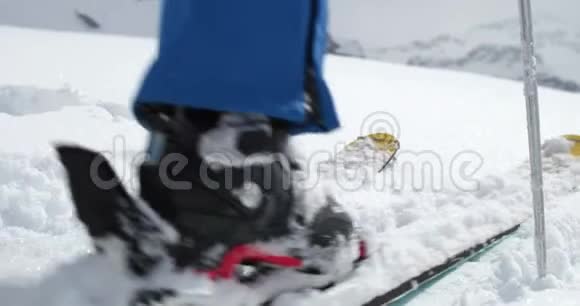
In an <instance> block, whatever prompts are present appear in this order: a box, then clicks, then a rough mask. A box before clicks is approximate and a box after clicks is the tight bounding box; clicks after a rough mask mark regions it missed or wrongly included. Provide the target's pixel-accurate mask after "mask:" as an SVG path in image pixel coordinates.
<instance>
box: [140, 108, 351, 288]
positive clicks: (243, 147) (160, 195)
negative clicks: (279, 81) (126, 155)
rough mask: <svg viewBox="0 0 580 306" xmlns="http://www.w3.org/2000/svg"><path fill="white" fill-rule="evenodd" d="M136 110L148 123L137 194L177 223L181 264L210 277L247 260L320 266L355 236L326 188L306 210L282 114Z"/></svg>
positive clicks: (229, 272)
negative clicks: (312, 208) (312, 209)
mask: <svg viewBox="0 0 580 306" xmlns="http://www.w3.org/2000/svg"><path fill="white" fill-rule="evenodd" d="M138 111H139V112H140V114H139V117H140V118H142V120H143V119H144V121H145V122H144V124H145V125H146V126H148V127H149V128H150V130H151V131H152V139H151V145H150V148H149V157H150V158H149V160H148V161H146V162H145V163H144V164H143V165H142V166H141V169H140V176H141V197H142V198H143V199H144V200H145V201H146V202H147V203H148V204H149V205H150V206H151V207H152V208H153V209H154V210H155V211H156V212H157V213H158V214H159V215H160V216H161V217H162V218H163V219H165V221H167V222H168V223H169V224H172V225H173V226H174V227H175V228H176V229H177V231H178V232H179V233H180V235H181V241H180V243H179V244H178V245H177V246H176V247H174V248H173V250H172V256H173V257H174V258H175V260H176V263H177V265H178V266H180V267H193V268H195V269H197V270H199V271H207V272H208V273H209V274H210V275H211V276H212V277H215V278H220V277H221V278H229V277H232V276H233V274H234V270H235V269H236V267H237V266H239V265H240V264H244V263H248V262H250V263H257V264H258V265H268V266H275V267H285V268H296V269H298V270H302V271H305V272H308V273H325V272H324V270H326V269H325V268H323V267H322V265H319V264H318V263H320V262H327V263H328V261H329V260H330V259H329V258H327V257H329V256H332V254H334V253H335V252H336V251H337V250H335V248H338V247H339V246H342V245H344V244H345V243H346V242H348V241H350V240H352V239H353V235H354V233H353V224H352V220H351V219H350V217H349V215H347V214H346V213H344V212H342V211H340V210H339V209H338V205H337V204H336V203H335V202H334V201H333V200H332V199H331V198H327V199H323V200H324V201H327V203H325V204H323V205H318V207H319V209H318V211H316V212H314V213H310V214H306V213H304V212H305V211H307V210H308V205H309V203H305V202H304V201H307V200H306V199H308V197H304V196H297V191H296V190H295V186H294V184H293V182H292V173H293V171H294V170H295V167H296V164H295V163H294V162H293V161H292V156H290V154H289V153H288V149H287V145H288V125H287V123H285V122H283V121H279V120H274V119H271V118H267V117H264V116H262V115H254V114H239V113H236V114H234V113H219V112H213V111H205V110H190V109H183V108H181V109H180V108H174V107H167V106H154V105H148V106H146V107H143V108H141V109H139V110H138ZM307 215H308V216H307ZM320 254H324V255H323V256H320ZM329 254H330V255H329ZM358 256H360V254H359V255H358Z"/></svg>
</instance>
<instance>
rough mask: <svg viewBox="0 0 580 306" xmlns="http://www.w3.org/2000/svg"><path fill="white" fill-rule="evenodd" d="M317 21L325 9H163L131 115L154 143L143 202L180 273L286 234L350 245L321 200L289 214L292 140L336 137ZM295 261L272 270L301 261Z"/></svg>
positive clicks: (254, 5)
mask: <svg viewBox="0 0 580 306" xmlns="http://www.w3.org/2000/svg"><path fill="white" fill-rule="evenodd" d="M326 14H327V11H326V1H325V0H277V1H273V0H247V1H231V0H167V1H165V7H164V13H163V22H162V28H161V39H160V47H159V54H158V56H157V59H156V60H155V62H154V63H153V65H152V66H151V68H150V70H149V72H148V74H147V75H146V77H145V79H144V81H143V85H142V87H141V90H140V91H139V93H138V96H137V100H136V101H137V102H136V103H135V112H136V115H137V118H138V119H139V120H140V122H141V123H142V124H143V125H144V126H145V127H146V128H147V129H149V130H150V131H151V133H152V134H153V135H154V136H155V137H154V139H155V141H154V142H153V145H152V146H153V149H154V150H152V152H153V151H154V153H155V154H153V155H154V156H153V157H152V158H151V160H150V161H149V162H146V163H145V164H144V165H143V166H142V167H141V181H142V182H141V183H142V186H141V188H142V190H141V195H142V197H143V198H144V199H145V200H146V201H147V202H148V203H149V204H150V205H151V206H152V207H153V208H154V209H155V210H156V211H158V212H159V213H160V214H161V215H162V216H163V218H164V219H166V220H167V221H169V222H170V223H171V224H173V225H174V226H175V227H176V228H177V229H178V231H179V232H180V233H181V234H182V243H181V244H180V246H179V247H178V248H176V250H175V254H176V258H177V259H178V263H179V264H180V265H182V266H195V267H197V268H200V269H217V270H219V269H222V270H223V265H224V262H225V261H226V259H227V258H231V256H232V253H235V252H242V253H243V252H247V251H248V248H249V250H250V253H252V252H255V251H256V250H255V248H253V247H252V246H254V245H255V244H256V243H260V242H266V241H272V240H280V239H284V238H286V237H293V236H295V235H296V228H302V229H303V228H304V227H306V228H308V230H303V232H304V233H307V234H306V236H305V237H304V238H305V240H306V245H308V247H307V248H310V247H313V246H316V247H319V248H330V247H335V246H336V243H337V241H338V239H339V237H346V238H349V237H350V236H351V235H352V230H353V229H352V223H351V220H350V219H349V218H348V216H347V215H346V214H344V213H340V212H336V211H335V210H333V209H332V206H333V205H334V204H333V203H332V200H330V199H329V200H328V201H329V203H327V205H326V206H323V207H324V208H323V209H320V211H319V212H318V213H316V214H312V215H311V216H310V217H309V219H308V218H306V217H305V216H303V215H300V213H298V211H301V209H298V208H297V207H298V206H300V205H304V204H306V203H299V202H300V201H299V200H298V198H297V196H296V195H297V192H298V191H297V190H296V189H297V188H296V187H295V186H294V184H293V183H292V173H293V172H292V171H293V170H295V167H296V166H295V163H294V162H293V160H292V156H291V154H290V153H289V151H288V150H287V142H288V137H289V135H291V134H296V133H303V132H316V131H329V130H332V129H334V128H336V127H337V126H338V120H337V116H336V113H335V110H334V107H333V103H332V98H331V95H330V93H329V90H328V88H327V86H326V84H325V82H324V80H323V78H322V58H323V54H324V52H325V47H326V40H325V36H326ZM160 139H161V140H162V141H159V140H160ZM172 167H174V168H172ZM307 219H308V220H307ZM293 252H295V253H296V252H298V254H289V253H290V252H289V253H286V254H281V255H283V256H286V257H285V258H283V259H284V260H282V262H277V264H281V265H285V264H287V265H295V264H296V260H297V259H298V258H297V257H296V256H300V257H301V258H302V259H303V258H304V257H305V255H304V254H302V253H300V251H297V250H296V249H294V251H293ZM237 255H240V254H237ZM262 255H264V254H262ZM271 255H272V254H269V253H266V254H265V255H264V256H261V257H260V260H265V261H268V260H271V259H272V256H271ZM278 255H280V254H278ZM233 256H234V257H236V254H234V255H233ZM244 256H249V255H248V254H245V253H244V254H242V256H241V257H244ZM250 257H251V256H250ZM278 259H279V258H278ZM293 260H294V261H293ZM311 271H312V270H311Z"/></svg>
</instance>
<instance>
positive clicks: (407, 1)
mask: <svg viewBox="0 0 580 306" xmlns="http://www.w3.org/2000/svg"><path fill="white" fill-rule="evenodd" d="M159 3H160V1H158V0H145V1H143V0H59V1H46V0H0V24H5V25H16V26H27V27H35V28H41V29H56V30H69V31H81V32H91V33H117V34H125V35H135V36H150V37H152V36H155V35H156V34H157V24H158V22H159V20H158V19H159V18H158V15H159ZM329 6H330V28H329V32H330V34H331V36H332V38H333V41H334V42H335V43H336V44H337V49H336V50H335V52H337V53H340V54H347V55H351V56H359V57H369V58H375V59H380V60H384V61H387V62H395V63H404V64H408V65H416V66H417V65H418V66H425V67H438V68H446V69H453V70H461V71H470V72H476V73H481V74H486V75H493V76H497V77H502V78H510V79H520V78H521V75H522V69H521V63H522V60H521V57H520V51H519V50H520V33H519V32H520V29H519V21H518V18H519V15H518V13H519V12H518V7H517V1H515V0H512V1H505V0H486V1H483V0H463V1H456V0H437V1H430V0H390V1H384V0H357V1H352V0H333V1H329ZM579 9H580V5H579V4H578V1H577V0H551V1H536V2H534V3H533V13H534V30H535V37H536V41H537V44H536V47H537V50H536V51H537V53H538V54H539V57H538V58H539V61H538V62H539V72H540V74H539V82H540V84H541V85H544V86H548V87H553V88H558V89H564V90H568V91H576V92H578V91H580V73H578V71H580V69H579V67H580V66H579V65H578V64H577V63H578V62H579V61H580V52H579V50H580V34H579V33H580V32H579V31H578V30H577V29H578V28H579V27H580V21H579V20H580V19H578V16H577V11H578V10H579ZM87 18H88V19H89V20H91V21H89V22H87V21H86V19H87ZM91 23H94V24H96V25H97V26H95V25H92V26H91Z"/></svg>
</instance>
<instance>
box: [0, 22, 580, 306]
mask: <svg viewBox="0 0 580 306" xmlns="http://www.w3.org/2000/svg"><path fill="white" fill-rule="evenodd" d="M0 39H2V41H10V42H11V43H10V44H7V45H3V48H2V54H3V56H2V57H0V67H3V69H2V70H1V71H0V130H2V131H5V132H4V133H3V135H2V136H3V137H2V138H3V139H2V140H3V147H2V149H1V153H0V155H1V158H0V183H1V184H0V245H1V246H2V247H0V262H1V263H2V264H0V278H1V279H2V280H1V283H2V284H3V285H0V300H3V301H9V305H46V306H49V305H59V306H69V305H70V306H72V305H75V306H77V305H79V306H82V305H83V304H81V303H85V304H86V305H102V304H99V303H100V302H102V303H106V301H105V300H106V299H107V298H110V299H113V300H114V301H117V302H118V301H123V299H126V298H127V297H124V296H122V292H123V289H126V288H127V287H134V286H137V285H140V284H135V283H134V282H132V281H131V280H127V279H126V278H124V277H123V276H122V275H119V274H118V272H119V270H117V269H118V267H116V266H115V265H114V264H113V263H110V262H106V261H103V260H100V259H99V258H96V257H95V256H90V255H89V256H87V255H86V254H87V253H89V252H90V249H91V248H90V245H89V242H88V239H87V238H86V235H85V233H84V230H83V229H82V226H80V225H79V224H78V223H77V222H76V221H75V220H74V218H73V214H74V212H73V208H72V205H71V204H70V200H69V199H68V193H67V191H66V189H65V185H64V181H63V173H62V170H61V168H60V166H59V164H58V162H57V161H56V158H55V156H54V152H53V150H52V149H51V147H52V144H53V143H55V142H74V143H80V144H82V145H84V146H88V147H91V148H95V149H97V150H100V151H103V152H106V155H107V157H108V158H110V159H111V160H112V162H113V164H114V166H115V167H116V169H117V171H118V172H119V173H121V176H122V178H123V180H124V181H125V182H126V183H127V184H128V185H129V186H130V187H135V186H136V183H135V179H134V178H135V176H134V174H133V172H132V170H131V169H132V168H133V167H132V166H134V165H135V164H136V163H137V162H138V161H139V157H140V156H141V153H140V152H141V151H140V150H142V148H144V143H145V136H146V134H145V132H144V131H143V130H142V128H141V127H139V125H138V124H137V123H136V122H135V121H134V120H133V119H132V117H131V115H130V114H129V111H128V102H129V101H130V99H131V97H132V96H133V94H134V90H135V87H136V86H137V84H138V82H139V80H140V78H141V74H142V72H143V69H144V68H145V67H146V65H147V63H148V61H149V59H150V58H151V57H152V55H153V54H154V52H155V51H154V42H153V41H150V40H146V39H136V38H122V37H113V36H101V35H86V34H85V35H82V34H71V33H54V32H48V31H34V30H22V29H17V28H11V27H0ZM39 44H42V52H39V51H38V48H36V49H35V46H37V45H39ZM327 74H328V79H329V82H330V86H331V87H332V90H333V93H334V95H335V96H336V100H337V105H338V109H339V113H340V114H339V115H340V117H341V120H342V122H343V128H342V129H341V130H339V131H337V132H334V133H332V134H330V135H326V136H319V135H308V136H301V137H298V138H297V139H295V140H294V144H295V145H296V147H297V148H298V149H299V151H300V153H301V154H302V155H303V156H304V159H303V162H305V163H306V164H307V165H310V166H311V167H310V168H309V170H310V171H309V172H308V173H310V174H311V175H317V176H315V177H312V176H311V177H309V179H310V180H308V181H307V182H311V179H313V178H314V179H317V178H318V176H320V178H321V180H323V181H324V182H325V184H326V188H328V189H330V190H333V191H334V193H335V194H336V195H337V197H338V199H339V200H340V202H342V203H344V204H345V209H346V210H347V211H349V212H350V213H352V214H353V215H354V216H355V217H356V220H357V224H358V226H359V229H360V230H361V232H362V233H363V234H364V235H365V236H366V237H367V238H369V239H370V247H371V248H370V250H371V252H372V254H373V255H374V256H373V257H372V259H371V260H369V261H368V262H366V263H364V264H363V265H362V266H361V268H360V269H359V270H357V271H356V272H355V273H354V275H352V276H350V277H349V279H348V281H347V282H345V283H343V284H341V285H339V286H337V287H334V288H333V289H331V290H330V291H328V292H325V293H319V292H316V291H301V292H298V293H291V294H285V295H283V296H281V297H280V298H279V299H277V300H276V301H275V302H274V305H276V306H287V305H323V303H324V304H327V305H328V306H331V305H341V306H348V305H360V303H361V302H364V301H366V300H368V298H370V297H372V296H373V295H374V294H378V293H381V292H384V291H385V290H388V289H389V288H393V287H394V286H396V285H397V284H398V283H400V282H401V281H404V280H406V279H408V278H409V277H412V276H414V275H416V274H418V273H420V272H422V271H424V269H426V268H428V267H430V266H433V265H436V264H439V263H441V262H442V261H444V260H445V259H446V258H447V256H450V255H453V254H455V253H457V252H458V251H460V250H462V249H464V248H465V247H469V246H471V245H472V244H473V243H474V242H480V241H483V240H485V239H486V238H488V237H489V236H490V235H493V234H497V233H498V232H499V231H502V230H505V229H507V228H509V227H511V226H513V225H515V224H516V223H518V222H520V221H523V220H526V219H527V218H529V216H530V214H531V206H530V195H529V191H528V190H529V180H528V170H527V165H526V163H525V162H524V161H525V158H526V156H527V136H526V123H525V105H524V102H523V96H522V92H523V90H522V85H521V84H519V83H516V82H511V81H504V80H498V79H493V78H487V77H481V76H476V75H471V74H465V73H458V72H448V71H447V72H446V71H437V70H425V69H421V68H411V67H404V66H398V65H392V64H385V63H379V62H372V61H363V60H356V59H345V58H339V57H329V59H328V67H327ZM540 99H541V101H542V102H541V103H542V104H541V115H542V120H543V122H542V134H543V135H544V136H547V137H555V136H558V135H562V134H568V133H574V132H577V131H579V130H580V122H579V121H578V120H577V114H578V113H580V103H579V102H580V95H575V94H570V93H564V92H560V91H555V90H546V89H543V90H541V91H540ZM381 131H386V132H390V133H393V134H395V135H397V136H398V138H399V139H400V140H401V145H402V150H401V154H400V156H399V159H398V161H397V163H396V164H394V166H393V167H391V168H390V169H389V170H388V171H386V172H385V175H384V176H379V177H377V176H375V175H372V176H371V175H370V173H369V172H368V171H367V172H365V170H364V168H362V169H363V170H362V171H360V172H355V173H350V172H348V171H346V170H345V172H346V173H345V172H343V173H341V174H340V175H338V177H339V178H344V177H347V176H345V175H344V174H348V175H354V177H352V176H351V178H352V179H350V180H344V179H343V180H336V181H335V180H333V173H332V171H331V172H328V171H327V172H324V169H319V168H317V167H316V166H317V165H318V163H319V162H321V161H327V160H328V159H329V158H332V156H333V154H334V153H335V152H337V151H338V150H340V149H341V148H342V147H343V146H344V145H346V144H347V143H348V142H350V141H351V140H353V139H355V138H356V137H357V136H359V135H362V134H368V133H372V132H381ZM554 139H555V140H553V141H551V142H548V143H547V146H546V147H545V152H546V157H545V167H546V172H547V173H546V178H545V181H546V183H545V188H546V204H547V207H548V212H549V213H548V230H549V238H550V242H549V247H550V252H549V254H550V264H549V269H550V276H549V277H548V278H547V279H544V280H536V278H535V275H534V269H535V267H534V266H535V263H534V259H533V243H532V233H533V231H532V224H531V222H529V221H528V222H525V223H524V226H523V228H522V229H521V230H520V231H518V232H517V234H516V235H515V236H514V238H513V239H509V240H507V241H505V242H504V243H503V244H502V245H500V246H499V247H498V248H496V249H495V250H493V251H492V252H491V253H489V254H488V255H486V256H484V257H483V258H482V259H481V261H480V262H473V263H468V264H467V265H465V266H463V267H462V268H461V269H459V270H458V271H457V272H456V273H454V274H452V275H451V276H450V277H449V278H447V279H445V280H444V281H442V282H440V283H439V284H437V285H435V286H433V287H431V288H430V289H429V290H428V291H427V292H426V293H425V294H424V295H422V296H420V297H418V298H416V299H415V300H413V301H412V302H411V305H415V306H424V305H441V306H444V305H454V306H484V305H485V306H490V305H510V306H513V305H533V306H539V305H545V303H548V302H550V301H553V300H555V299H557V301H558V303H559V305H566V304H565V303H569V305H577V303H576V301H578V298H579V295H578V289H580V278H579V277H580V270H579V269H580V268H579V267H580V266H579V264H578V263H579V262H580V261H579V259H580V257H579V256H580V240H579V238H578V237H580V235H579V234H580V214H579V213H578V210H577V209H576V207H577V204H578V202H579V200H580V197H579V196H578V188H579V186H580V162H579V161H578V160H577V159H573V158H571V157H569V156H567V155H566V154H563V153H564V151H566V142H563V141H562V140H558V139H557V138H554ZM405 165H408V166H412V167H411V173H410V174H408V173H406V171H409V169H408V167H406V166H405ZM425 165H430V166H432V168H429V167H427V166H425ZM425 169H427V170H432V173H424V172H422V171H423V170H425ZM318 170H321V171H322V173H320V172H319V171H318ZM357 175H362V177H359V176H357ZM412 179H415V181H413V180H412ZM418 179H424V180H423V181H417V180H418ZM353 182H354V184H353ZM377 182H378V183H384V185H378V186H377V185H376V184H377ZM345 190H349V191H348V192H346V191H345ZM62 263H69V264H68V265H65V266H64V267H61V268H59V265H60V264H62ZM54 271H59V272H60V273H55V272H54ZM107 271H108V273H107ZM115 272H117V273H115ZM164 277H165V278H164ZM179 277H181V276H179ZM179 277H170V276H167V275H161V276H160V278H158V279H156V281H162V280H165V281H169V280H171V281H175V282H177V284H179V286H183V287H182V288H184V289H191V288H192V287H195V288H196V289H197V291H195V290H194V291H192V292H190V293H191V294H192V295H193V296H196V295H198V296H202V297H204V296H205V297H207V294H211V293H212V292H214V291H212V290H217V292H224V291H220V290H228V291H227V292H228V294H227V295H224V296H223V298H224V299H225V300H221V301H220V303H221V304H220V303H218V304H219V305H231V303H232V301H238V302H239V301H245V302H246V304H245V305H252V301H256V300H259V298H260V296H257V295H259V293H255V292H252V291H251V290H248V289H241V288H237V287H231V286H232V285H231V284H228V283H224V284H218V285H217V287H212V286H214V285H211V284H208V283H207V282H204V280H203V279H196V278H194V277H192V276H189V277H182V278H179ZM39 278H45V281H40V282H39ZM17 285H18V286H19V287H20V289H16V288H15V287H14V286H17ZM149 285H152V284H149ZM125 286H127V287H125ZM216 288H217V289H216ZM81 292H82V293H90V294H92V295H90V296H89V297H88V300H89V301H91V302H90V303H93V304H90V303H89V302H87V297H86V296H84V297H83V296H80V293H81ZM103 292H107V293H108V294H104V293H103ZM115 293H119V295H118V296H115ZM101 294H102V295H101ZM222 295H223V294H222ZM96 297H99V298H96ZM198 301H199V300H198ZM109 302H110V301H109ZM107 305H108V306H111V305H116V304H114V303H110V304H107ZM119 306H120V305H119Z"/></svg>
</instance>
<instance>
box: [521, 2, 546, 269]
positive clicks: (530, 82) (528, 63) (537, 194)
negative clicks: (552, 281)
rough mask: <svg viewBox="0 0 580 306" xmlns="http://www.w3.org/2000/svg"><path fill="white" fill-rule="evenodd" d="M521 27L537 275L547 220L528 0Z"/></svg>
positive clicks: (543, 252) (543, 257) (542, 265)
mask: <svg viewBox="0 0 580 306" xmlns="http://www.w3.org/2000/svg"><path fill="white" fill-rule="evenodd" d="M519 9H520V22H521V31H522V55H523V64H524V82H525V85H524V88H525V97H526V110H527V120H528V142H529V150H530V166H531V179H532V182H531V185H532V199H533V201H534V222H535V249H536V258H537V264H538V275H539V277H541V278H543V277H545V276H546V272H547V271H546V269H547V258H546V257H547V255H546V223H545V222H546V221H545V214H544V190H543V184H544V183H543V178H542V152H541V143H540V112H539V106H538V84H537V79H536V58H535V55H534V36H533V26H532V7H531V3H530V0H519Z"/></svg>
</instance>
